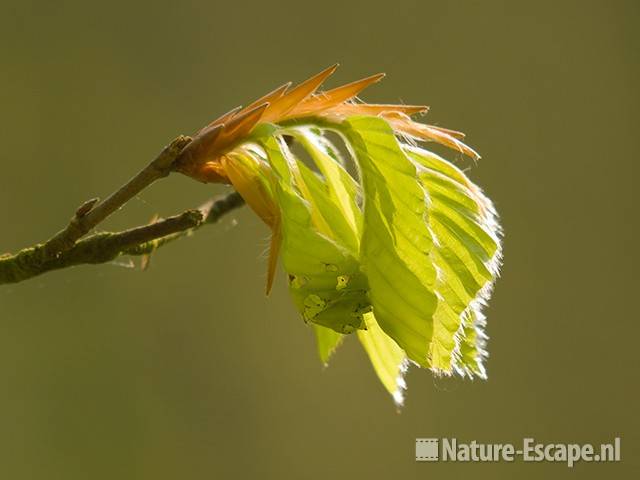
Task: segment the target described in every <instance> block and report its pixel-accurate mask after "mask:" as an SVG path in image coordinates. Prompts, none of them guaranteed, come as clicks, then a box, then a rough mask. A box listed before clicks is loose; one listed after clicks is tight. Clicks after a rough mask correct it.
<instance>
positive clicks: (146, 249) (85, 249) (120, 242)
mask: <svg viewBox="0 0 640 480" xmlns="http://www.w3.org/2000/svg"><path fill="white" fill-rule="evenodd" d="M243 204H244V201H243V200H242V197H241V196H240V195H239V194H238V193H237V192H233V193H230V194H229V195H227V196H225V197H223V198H220V199H217V200H212V201H210V202H207V203H206V204H205V205H203V206H202V207H200V208H198V209H194V210H187V211H185V212H183V213H181V214H179V215H176V216H173V217H169V218H166V219H163V220H159V221H157V222H154V223H152V224H150V225H146V226H142V227H136V228H132V229H129V230H125V231H122V232H101V233H95V234H93V235H91V236H89V237H87V238H84V239H82V240H80V241H78V242H75V243H74V245H73V246H72V247H71V248H68V249H66V250H63V251H59V252H57V253H56V254H55V255H51V254H50V252H49V251H48V246H47V245H48V242H47V243H44V244H40V245H36V246H34V247H29V248H25V249H23V250H21V251H20V252H18V253H16V254H15V255H4V256H0V284H5V283H16V282H21V281H23V280H27V279H29V278H33V277H35V276H37V275H41V274H43V273H46V272H50V271H52V270H59V269H61V268H66V267H71V266H74V265H81V264H99V263H106V262H110V261H113V260H114V259H116V258H117V257H118V256H120V255H146V254H149V253H151V252H152V251H154V250H155V249H157V248H159V247H160V246H162V245H164V244H166V243H168V242H169V241H172V240H175V239H177V238H180V237H182V236H184V235H186V234H188V233H191V232H193V231H195V230H196V229H198V228H200V227H202V226H203V225H206V224H211V223H215V222H217V221H218V220H219V219H220V218H222V217H223V216H224V215H225V214H227V213H228V212H230V211H232V210H234V209H236V208H238V207H240V206H242V205H243Z"/></svg>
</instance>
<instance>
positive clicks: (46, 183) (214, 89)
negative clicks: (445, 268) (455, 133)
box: [0, 0, 640, 480]
mask: <svg viewBox="0 0 640 480" xmlns="http://www.w3.org/2000/svg"><path fill="white" fill-rule="evenodd" d="M0 10H1V11H0V65H1V67H0V71H1V74H0V104H1V105H2V107H1V110H0V145H1V150H2V153H1V156H0V165H1V166H2V169H1V173H0V251H14V250H16V249H18V248H20V247H22V246H26V245H28V244H31V243H34V242H36V241H40V240H43V239H45V238H47V237H48V236H49V235H50V234H52V233H53V232H54V231H56V230H57V229H59V228H60V227H61V226H62V225H63V224H64V222H65V221H66V220H67V219H68V218H69V216H70V215H71V213H72V212H73V210H74V208H75V207H77V206H78V205H79V203H81V202H82V201H83V200H85V199H87V198H90V197H92V196H95V195H105V194H107V193H109V192H110V191H111V190H113V189H114V188H115V187H117V186H118V185H120V184H121V183H122V182H123V181H124V180H126V179H127V178H128V177H129V176H130V175H132V174H133V173H134V172H135V171H137V169H139V168H140V167H142V166H143V164H145V163H146V162H147V161H148V160H149V159H151V158H152V157H153V156H154V155H155V154H156V153H157V152H158V151H159V150H160V149H161V147H162V146H163V145H165V144H166V143H167V142H168V141H170V140H171V139H172V138H173V137H174V136H175V135H177V134H179V133H191V132H193V131H194V130H196V129H197V128H198V127H200V126H201V125H203V124H204V123H205V122H207V121H208V120H211V119H212V118H213V117H214V116H216V115H218V114H220V113H222V112H223V111H226V110H228V109H229V108H231V107H234V106H235V105H237V104H240V103H242V102H245V103H246V102H247V101H248V100H250V99H253V98H254V97H256V96H257V95H259V94H261V93H264V92H265V91H267V90H269V89H271V88H272V87H275V86H277V85H279V84H280V83H282V82H284V81H286V80H289V79H292V80H302V79H304V78H305V77H306V76H308V75H310V74H313V73H315V72H316V71H318V70H320V69H322V68H324V67H326V66H327V65H329V64H331V63H334V62H336V61H339V62H341V64H342V67H341V69H340V70H339V72H338V73H337V74H336V76H335V77H336V78H335V79H332V80H331V83H330V85H336V84H337V83H338V82H344V81H350V80H352V79H355V78H358V77H361V76H365V75H368V74H371V73H374V72H378V71H386V72H387V73H388V78H387V79H386V80H385V81H384V82H383V83H382V84H380V85H378V86H376V87H374V88H372V89H371V91H370V92H367V93H366V95H365V98H366V99H367V100H371V101H380V102H394V101H403V102H406V103H423V102H424V103H427V104H429V105H431V107H432V110H431V113H430V114H429V117H428V119H429V120H430V121H432V122H434V123H436V124H439V125H443V126H447V127H451V128H456V129H460V130H463V131H465V132H467V133H468V134H469V136H468V139H469V142H470V144H471V145H472V146H473V147H474V148H477V149H478V150H479V151H480V152H481V153H482V155H483V159H482V160H481V161H480V162H479V164H478V166H477V167H473V165H470V164H469V163H468V162H466V161H464V160H463V159H461V163H460V164H461V165H463V166H466V167H473V168H472V170H471V173H470V175H471V176H472V178H473V179H474V180H476V181H477V182H478V183H479V184H480V185H482V187H483V188H484V189H485V191H486V192H487V193H488V194H489V196H490V197H491V198H493V199H494V200H495V202H496V205H497V207H498V209H499V211H500V213H501V215H502V219H503V223H504V227H505V231H506V239H505V266H504V269H503V275H502V278H501V279H500V280H499V282H498V284H497V287H496V291H495V295H494V298H493V299H492V302H491V305H490V308H488V310H487V315H488V320H489V324H488V333H489V335H490V337H491V339H490V343H489V350H490V354H491V357H490V359H489V362H488V371H489V380H488V381H487V382H484V381H468V380H467V381H460V380H446V379H434V378H433V377H432V376H431V374H430V373H429V372H426V371H418V370H417V369H412V370H411V371H410V373H409V375H408V383H409V391H408V398H407V402H406V407H405V408H404V410H403V411H402V412H401V413H400V414H398V413H397V412H396V410H395V408H394V406H393V404H392V402H391V399H390V398H389V397H388V395H387V394H386V393H385V391H384V390H383V389H382V387H381V386H380V385H379V384H378V381H377V379H376V377H375V375H374V373H373V371H372V368H371V367H370V365H369V363H368V361H367V359H366V358H365V355H364V353H363V351H362V350H361V349H360V348H359V346H358V345H357V344H356V342H355V339H353V338H352V339H349V341H348V342H347V343H346V345H344V346H343V348H341V349H340V350H339V351H338V353H337V355H336V356H335V357H334V358H333V362H332V364H331V366H330V367H329V368H328V369H326V370H325V369H323V368H322V367H321V365H320V363H319V361H318V360H317V358H316V352H315V346H314V342H313V338H312V334H311V331H310V329H309V328H307V327H306V326H305V325H304V324H303V322H302V321H301V320H300V319H299V318H298V316H297V315H296V312H295V311H294V308H293V306H292V304H291V302H290V301H289V299H288V295H287V292H286V285H285V282H284V281H283V278H282V276H281V277H280V278H279V279H278V282H277V285H276V288H275V291H274V293H273V294H272V296H271V298H268V299H266V298H265V297H264V295H263V287H264V281H265V270H266V264H265V259H264V251H265V249H266V247H267V239H268V232H267V230H266V228H265V227H264V226H263V225H262V224H261V223H260V222H259V221H258V220H257V218H256V217H255V216H254V215H252V214H251V212H249V211H248V210H246V209H245V210H241V211H238V212H237V213H234V214H233V215H231V216H229V217H227V219H225V221H224V222H222V223H221V224H220V225H218V226H216V227H210V228H207V229H204V230H201V231H200V232H199V233H198V234H197V235H196V236H194V237H192V238H189V239H186V240H183V241H180V242H177V243H175V244H173V245H171V246H168V247H166V248H164V249H163V250H161V251H160V252H159V253H158V254H157V255H156V256H155V257H154V258H153V265H152V268H151V269H150V270H149V271H147V272H140V271H139V270H136V269H131V268H126V267H122V266H118V265H102V266H97V267H80V268H76V269H73V270H66V271H62V272H55V273H52V274H49V275H46V276H43V277H40V278H37V279H34V280H31V281H29V282H26V283H24V284H19V285H11V286H2V287H0V477H1V478H6V479H12V480H13V479H204V478H218V477H221V478H233V477H235V478H265V479H272V478H278V479H279V478H309V479H338V478H340V479H342V478H372V479H373V478H375V479H378V478H455V477H458V476H460V475H473V476H474V477H475V478H540V477H541V476H543V475H544V476H545V477H547V478H561V477H564V476H566V475H567V474H574V475H575V474H577V475H579V476H580V478H589V477H591V478H602V477H605V478H631V477H632V473H631V472H632V471H634V470H635V476H636V477H637V475H638V465H639V463H638V460H637V458H635V457H636V456H637V450H638V447H639V446H640V442H639V438H638V436H639V429H638V410H637V405H638V391H639V389H638V370H637V367H638V355H637V353H636V349H637V348H638V347H637V346H638V338H639V329H638V309H637V297H638V287H639V286H640V285H639V281H638V272H637V269H638V265H639V263H638V254H637V234H638V221H637V217H638V214H637V212H636V208H637V206H638V195H637V189H636V188H637V187H636V183H635V182H636V180H637V178H638V153H637V152H638V150H637V139H638V107H639V106H640V105H639V103H640V102H639V97H640V95H639V93H638V73H639V71H640V69H639V65H638V53H639V46H640V31H639V29H638V27H639V26H640V25H639V20H640V16H639V14H640V7H638V3H637V2H633V1H629V2H623V1H619V2H604V1H603V2H595V1H590V2H549V3H546V2H526V3H525V2H516V3H514V2H470V1H469V2H444V1H439V2H435V1H413V2H412V1H399V0H396V1H389V2H347V1H336V2H321V3H310V2H287V3H279V2H275V1H272V2H269V1H264V2H254V3H251V2H242V1H237V2H215V1H207V2H196V1H186V2H162V1H157V2H140V3H138V2H64V1H63V2H44V1H43V2H29V1H21V2H9V1H5V2H3V3H2V6H1V7H0ZM455 156H456V155H454V157H455ZM223 190H224V188H222V187H216V186H206V185H200V184H197V183H195V182H193V181H191V180H189V179H187V178H185V177H181V176H177V175H176V176H172V177H170V178H169V179H168V180H166V181H163V182H161V183H159V184H157V185H155V186H153V188H151V189H149V190H148V191H146V192H144V194H143V195H142V196H141V197H140V198H138V199H136V200H134V201H132V202H131V203H130V204H129V205H128V206H127V207H126V208H125V209H124V210H122V211H121V212H120V213H119V214H117V215H115V216H114V217H113V218H112V219H110V220H109V221H108V222H107V224H105V226H108V227H109V228H122V227H127V226H132V225H135V224H139V223H143V222H146V221H148V220H149V219H150V218H151V217H152V216H153V215H154V214H156V213H159V214H163V215H169V214H172V213H175V212H178V211H180V210H181V209H184V208H188V207H191V206H195V205H197V204H199V203H200V202H202V201H204V200H206V199H207V198H209V197H210V196H211V195H212V194H216V193H219V192H221V191H223ZM123 263H125V262H123ZM281 275H282V274H281ZM432 436H434V437H442V436H453V437H457V438H458V439H460V440H461V441H470V440H472V439H476V440H478V441H484V442H520V440H521V439H522V437H524V436H533V437H535V438H536V439H538V440H540V441H544V442H592V443H600V442H607V441H610V440H612V438H613V437H614V436H621V437H622V449H623V451H622V454H623V462H622V463H620V464H616V465H614V464H579V465H578V466H577V467H575V468H574V469H573V471H570V470H568V469H567V468H566V467H565V466H564V465H562V464H525V463H522V462H520V461H518V462H516V463H513V464H507V463H501V464H442V463H440V464H433V463H416V462H415V460H414V439H415V438H416V437H432Z"/></svg>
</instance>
